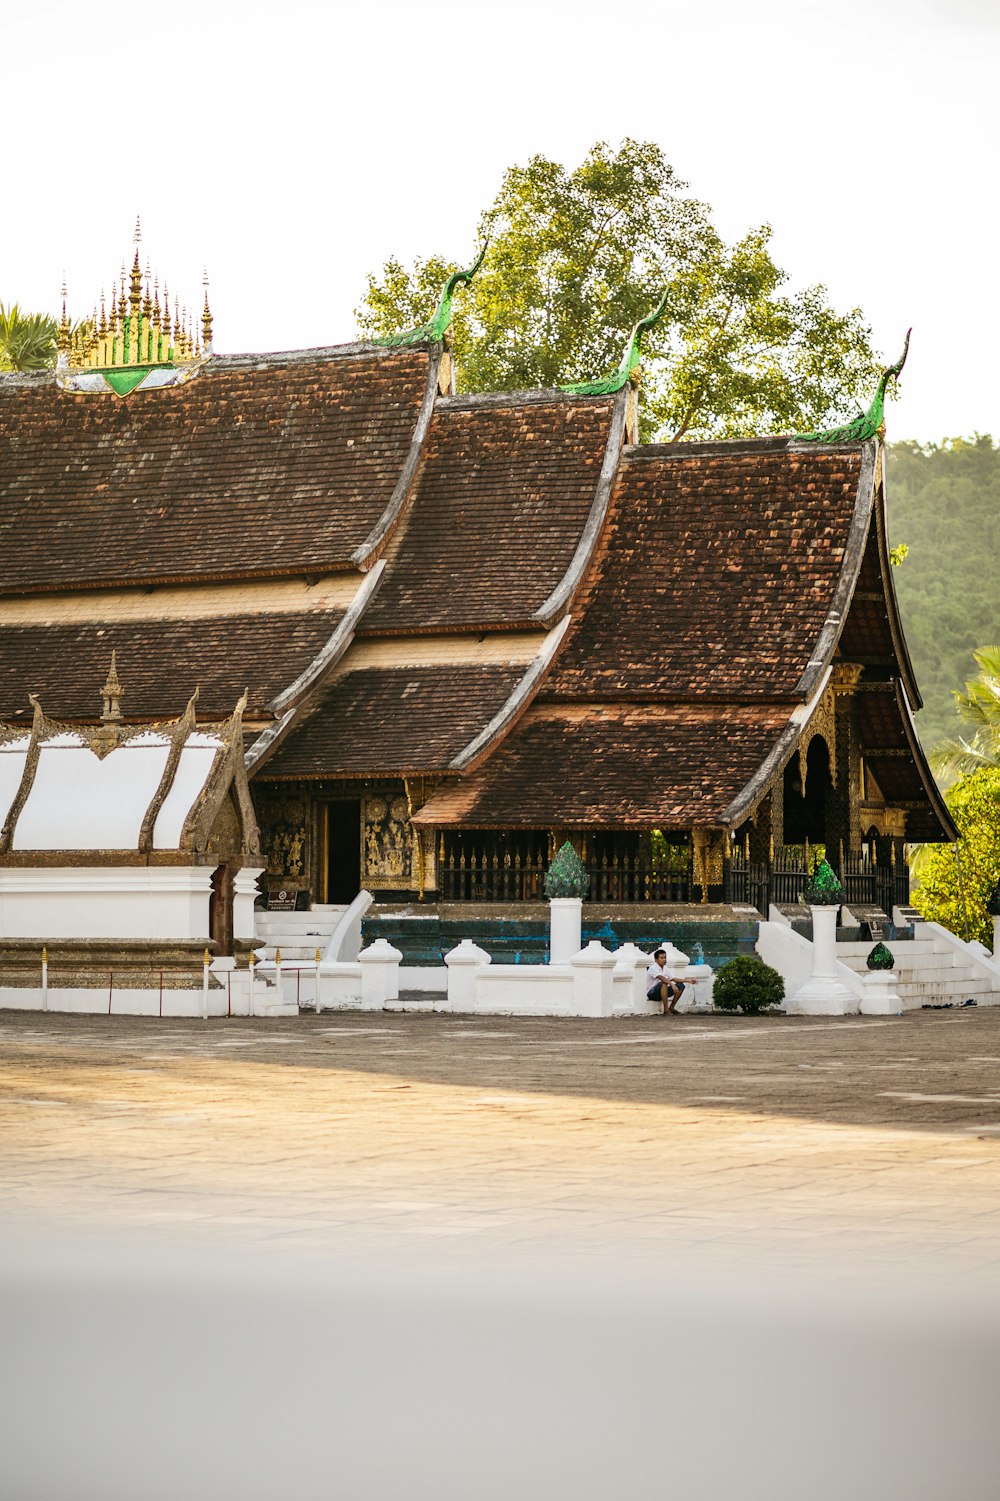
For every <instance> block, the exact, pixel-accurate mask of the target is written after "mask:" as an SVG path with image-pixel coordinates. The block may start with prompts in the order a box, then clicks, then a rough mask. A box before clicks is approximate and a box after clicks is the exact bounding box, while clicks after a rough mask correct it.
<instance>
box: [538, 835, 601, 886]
mask: <svg viewBox="0 0 1000 1501" xmlns="http://www.w3.org/2000/svg"><path fill="white" fill-rule="evenodd" d="M589 886H590V877H589V876H588V874H587V872H586V870H585V869H584V866H583V861H582V860H581V859H580V856H579V855H578V854H577V852H576V850H575V849H574V848H573V846H572V845H571V844H570V842H569V840H568V839H567V840H566V843H565V844H564V845H563V847H562V849H561V850H560V851H559V853H558V855H556V857H555V859H554V860H553V862H552V864H551V865H550V866H549V868H548V870H547V871H546V872H545V895H546V896H548V897H553V896H579V897H584V896H586V895H587V890H588V888H589Z"/></svg>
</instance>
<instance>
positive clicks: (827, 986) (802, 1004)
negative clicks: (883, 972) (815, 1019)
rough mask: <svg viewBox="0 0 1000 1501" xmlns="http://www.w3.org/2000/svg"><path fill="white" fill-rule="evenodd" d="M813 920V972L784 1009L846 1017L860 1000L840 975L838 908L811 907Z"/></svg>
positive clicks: (792, 1012)
mask: <svg viewBox="0 0 1000 1501" xmlns="http://www.w3.org/2000/svg"><path fill="white" fill-rule="evenodd" d="M809 911H810V912H811V913H812V920H813V942H812V974H811V975H810V976H809V979H808V980H807V981H806V983H805V984H804V985H803V986H802V988H801V989H800V990H798V991H796V993H795V995H793V996H792V998H791V1000H790V1001H787V1002H786V1004H785V1010H786V1011H787V1012H789V1013H790V1014H791V1015H799V1016H845V1015H846V1014H847V1013H848V1012H852V1011H857V1009H858V1003H857V999H856V997H855V995H854V993H853V991H851V990H849V989H848V987H847V986H846V985H845V984H844V982H843V980H841V979H839V977H838V975H837V911H838V909H837V907H812V906H811V907H810V908H809Z"/></svg>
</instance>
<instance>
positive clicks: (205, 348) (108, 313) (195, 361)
mask: <svg viewBox="0 0 1000 1501" xmlns="http://www.w3.org/2000/svg"><path fill="white" fill-rule="evenodd" d="M133 239H134V242H135V253H134V256H133V260H132V269H131V272H129V273H128V275H127V276H126V271H125V263H124V261H123V262H122V267H121V271H120V272H119V274H118V275H117V276H115V277H112V279H111V296H110V298H107V297H106V296H105V293H104V291H103V289H102V291H101V297H100V302H99V304H98V303H95V304H94V308H93V311H92V313H90V314H89V315H87V316H86V317H84V318H83V319H81V320H80V321H78V322H76V323H73V322H71V320H70V317H69V314H68V311H67V295H68V294H67V288H66V282H65V280H64V281H63V286H62V318H61V321H60V324H59V332H58V349H59V354H58V360H57V364H56V380H57V382H58V384H59V386H60V387H61V389H62V390H64V391H74V392H84V391H87V392H107V391H111V392H113V394H114V395H115V396H119V397H124V396H129V395H130V394H131V393H132V392H133V391H136V390H138V389H139V388H140V387H142V388H144V389H151V388H155V387H159V386H174V385H178V384H180V383H181V382H183V381H187V380H190V379H191V378H192V376H194V375H196V374H197V373H198V371H199V370H200V369H201V368H202V366H203V365H204V364H205V363H206V361H207V360H209V359H210V358H211V355H212V310H211V308H210V307H209V302H208V273H207V272H206V273H205V274H204V276H203V277H202V285H203V288H204V296H203V299H202V312H201V319H200V323H201V327H200V328H199V326H198V323H199V319H198V317H197V315H196V312H195V310H194V305H193V304H192V311H191V313H189V312H188V309H187V307H186V306H185V307H183V308H182V307H181V306H180V304H179V302H178V299H177V298H176V297H175V298H174V308H173V317H172V318H171V311H170V294H169V291H168V289H167V283H166V280H165V279H164V282H163V294H162V299H161V294H160V279H159V277H158V276H153V275H152V272H151V268H150V264H149V261H148V260H147V262H146V269H145V272H144V271H143V269H142V266H141V265H140V261H139V245H140V242H141V240H142V229H141V227H140V224H139V220H138V219H136V221H135V234H134V236H133Z"/></svg>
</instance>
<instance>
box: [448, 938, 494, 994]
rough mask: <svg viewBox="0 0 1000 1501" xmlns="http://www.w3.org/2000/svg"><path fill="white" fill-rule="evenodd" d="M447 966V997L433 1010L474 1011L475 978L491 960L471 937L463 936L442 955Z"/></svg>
mask: <svg viewBox="0 0 1000 1501" xmlns="http://www.w3.org/2000/svg"><path fill="white" fill-rule="evenodd" d="M444 962H445V964H446V965H447V966H448V998H447V1000H446V1001H444V1002H438V1003H437V1004H436V1005H435V1007H434V1009H435V1011H475V1009H476V980H477V978H478V976H479V972H480V970H483V969H485V968H486V966H487V965H488V964H490V963H491V962H492V960H491V959H490V956H489V954H488V953H487V952H486V950H485V949H481V948H480V947H479V945H478V944H477V943H473V941H472V939H471V938H463V939H462V940H461V942H460V943H457V944H456V945H455V947H454V948H453V949H449V951H448V953H447V954H445V956H444Z"/></svg>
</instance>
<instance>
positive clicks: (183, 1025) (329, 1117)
mask: <svg viewBox="0 0 1000 1501" xmlns="http://www.w3.org/2000/svg"><path fill="white" fill-rule="evenodd" d="M0 1065H2V1066H0V1085H2V1094H0V1321H2V1325H3V1329H4V1341H3V1353H2V1355H0V1453H2V1455H3V1459H2V1461H0V1475H2V1477H3V1479H2V1482H0V1490H2V1492H3V1494H4V1495H8V1494H9V1495H11V1496H12V1497H17V1501H90V1498H93V1501H133V1498H135V1497H136V1496H141V1497H143V1501H172V1498H173V1497H176V1496H177V1495H184V1496H186V1497H188V1498H189V1501H218V1498H219V1497H220V1496H225V1497H229V1496H234V1497H235V1496H238V1497H240V1498H241V1501H273V1498H274V1497H275V1496H277V1495H283V1494H286V1493H293V1494H294V1495H295V1496H297V1497H298V1498H300V1501H327V1498H328V1497H329V1496H331V1495H338V1496H344V1497H348V1498H350V1501H398V1498H399V1497H400V1496H406V1497H408V1498H410V1501H425V1498H426V1501H468V1498H469V1497H475V1498H476V1501H509V1498H511V1497H518V1498H522V1501H551V1498H553V1497H563V1496H572V1497H574V1498H575V1501H605V1498H607V1497H608V1496H616V1497H621V1498H623V1501H631V1498H633V1497H636V1498H639V1497H643V1498H645V1497H648V1496H651V1495H660V1494H662V1493H664V1492H666V1493H668V1494H669V1493H671V1492H672V1491H676V1492H677V1493H678V1494H683V1495H684V1496H685V1497H687V1498H689V1501H719V1498H720V1497H733V1498H737V1497H738V1498H739V1501H801V1498H802V1497H803V1496H807V1497H809V1501H842V1498H843V1497H845V1496H850V1497H852V1498H854V1501H940V1498H941V1497H942V1496H947V1497H949V1498H950V1501H992V1498H993V1497H995V1495H996V1493H997V1483H996V1482H997V1475H998V1473H1000V1441H998V1437H997V1431H996V1416H995V1415H996V1404H997V1400H998V1397H1000V1338H998V1333H1000V1330H998V1324H1000V1314H998V1313H997V1309H998V1308H1000V1300H998V1299H997V1296H996V1293H997V1288H998V1286H1000V1276H998V1272H1000V1196H998V1192H997V1190H998V1185H1000V1011H993V1010H982V1011H979V1010H971V1009H970V1010H968V1011H963V1012H928V1013H923V1014H919V1015H913V1016H909V1017H907V1018H906V1019H905V1020H902V1021H898V1020H895V1019H892V1020H885V1021H882V1020H876V1019H865V1020H863V1019H857V1020H842V1021H835V1020H831V1021H822V1020H817V1019H811V1018H803V1019H799V1018H787V1019H786V1018H778V1017H776V1018H765V1019H760V1020H752V1019H742V1018H699V1017H687V1018H685V1017H681V1018H675V1019H673V1020H661V1019H658V1018H655V1017H653V1018H648V1019H646V1018H644V1019H629V1020H622V1021H610V1022H588V1021H579V1020H572V1021H570V1020H567V1021H560V1022H555V1021H528V1020H518V1021H516V1022H514V1021H503V1020H496V1019H491V1020H486V1019H474V1020H471V1019H465V1018H454V1017H434V1016H430V1015H415V1014H399V1013H385V1014H381V1013H380V1014H372V1015H361V1014H352V1015H346V1014H344V1015H324V1016H321V1017H319V1018H316V1017H309V1016H305V1017H302V1018H300V1019H298V1020H294V1021H256V1022H247V1021H228V1022H227V1021H209V1022H201V1021H190V1022H166V1023H161V1022H157V1021H152V1020H141V1019H133V1018H110V1019H109V1018H103V1017H66V1016H54V1015H50V1016H41V1015H28V1014H23V1013H22V1014H18V1013H13V1012H6V1013H3V1014H0Z"/></svg>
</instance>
